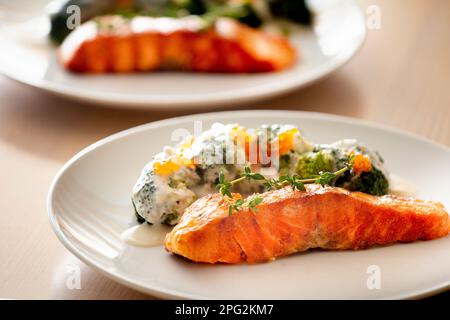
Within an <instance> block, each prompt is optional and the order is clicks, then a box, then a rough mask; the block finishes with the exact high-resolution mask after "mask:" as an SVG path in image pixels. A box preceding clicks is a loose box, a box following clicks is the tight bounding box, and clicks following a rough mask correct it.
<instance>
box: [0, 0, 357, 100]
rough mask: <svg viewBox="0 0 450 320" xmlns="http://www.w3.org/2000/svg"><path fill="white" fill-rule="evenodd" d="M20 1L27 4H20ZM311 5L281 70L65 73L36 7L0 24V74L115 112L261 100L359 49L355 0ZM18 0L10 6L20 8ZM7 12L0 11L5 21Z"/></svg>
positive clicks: (325, 71)
mask: <svg viewBox="0 0 450 320" xmlns="http://www.w3.org/2000/svg"><path fill="white" fill-rule="evenodd" d="M24 2H29V1H22V2H21V3H24ZM319 2H320V4H319V3H316V6H317V8H316V11H317V17H316V23H315V26H314V28H305V29H300V30H298V31H297V32H294V33H293V35H292V37H291V38H292V42H293V44H294V45H295V46H296V47H297V48H298V51H299V55H300V60H299V62H298V63H297V64H296V65H295V66H294V67H293V68H291V69H289V70H286V71H283V72H278V73H267V74H252V75H242V74H241V75H221V74H192V73H181V72H157V73H146V74H130V75H95V76H93V75H73V74H70V73H68V72H66V71H65V70H64V69H63V68H62V67H61V66H60V64H59V63H58V61H57V60H56V55H55V51H56V48H55V47H54V46H52V45H50V44H49V43H48V40H47V38H46V36H45V29H46V19H45V17H44V16H40V15H39V14H42V12H39V11H38V10H37V11H36V16H35V17H34V18H22V20H21V21H22V22H20V23H18V22H16V23H12V22H10V23H6V22H5V23H2V24H0V47H1V48H2V50H1V51H0V73H3V74H4V75H6V76H8V77H10V78H12V79H15V80H18V81H20V82H23V83H25V84H28V85H31V86H34V87H37V88H41V89H44V90H47V91H50V92H53V93H57V94H60V95H64V96H67V97H71V98H75V99H79V100H84V101H89V102H94V103H102V104H107V105H108V106H116V107H121V108H130V107H134V108H155V107H164V108H181V107H187V106H189V107H196V108H199V107H207V106H210V105H230V104H236V103H245V102H249V101H254V100H258V99H263V98H267V97H270V96H274V95H278V94H282V93H284V92H287V91H290V90H293V89H296V88H299V87H302V86H305V85H306V84H308V83H311V82H312V81H315V80H317V79H320V78H322V77H324V76H325V75H327V74H329V73H330V72H332V71H334V70H336V69H337V68H338V67H340V66H341V65H343V64H344V63H345V62H346V61H348V60H349V59H350V58H351V57H352V56H353V55H354V54H355V52H356V51H357V50H358V48H359V47H360V46H361V44H362V42H363V40H364V37H365V24H364V17H363V15H362V12H361V10H360V8H359V7H358V5H357V3H356V1H353V0H333V1H330V0H328V1H319ZM21 3H18V6H23V7H27V8H28V6H26V5H21ZM0 10H1V9H0ZM14 14H15V13H14V12H9V11H5V12H1V11H0V15H1V16H5V17H10V16H14ZM39 35H40V36H39Z"/></svg>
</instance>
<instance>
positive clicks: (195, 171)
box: [132, 123, 389, 225]
mask: <svg viewBox="0 0 450 320" xmlns="http://www.w3.org/2000/svg"><path fill="white" fill-rule="evenodd" d="M254 151H256V156H253V157H252V154H253V153H252V152H254ZM262 151H264V152H262ZM261 154H265V155H267V157H269V160H270V161H263V160H264V159H263V157H262V156H261ZM350 159H352V161H353V163H354V166H353V172H352V173H350V172H347V173H346V174H344V175H342V176H339V177H337V178H336V179H335V180H334V181H333V182H332V185H333V186H338V187H343V188H346V189H348V190H352V191H361V192H365V193H369V194H373V195H383V194H387V193H388V192H389V175H388V173H387V171H386V168H385V167H384V163H383V160H382V158H381V157H380V155H378V153H376V152H374V151H371V150H369V149H367V148H365V147H364V146H362V145H360V144H359V143H358V142H357V141H356V140H340V141H337V142H335V143H332V144H317V145H313V144H311V143H310V142H309V141H308V140H306V139H305V138H304V137H303V135H302V133H301V131H300V130H299V129H297V128H296V127H294V126H292V125H271V126H266V125H263V126H261V127H259V128H255V129H249V128H244V127H242V126H240V125H238V124H227V125H223V124H219V123H216V124H214V125H213V126H212V127H211V129H209V130H207V131H205V132H203V133H202V134H201V135H199V136H198V137H187V138H186V139H184V140H183V141H182V142H181V143H179V144H178V145H177V146H175V147H165V148H164V150H163V151H162V152H161V153H159V154H157V155H156V156H154V158H153V159H152V161H151V162H150V163H149V164H147V165H146V166H145V168H144V169H143V171H142V173H141V175H140V177H139V179H138V181H137V182H136V185H135V186H134V188H133V193H132V201H133V204H134V208H135V210H136V216H137V217H138V221H139V222H144V221H147V222H148V223H150V224H166V225H174V224H177V223H178V221H179V218H180V216H181V215H182V213H183V212H184V210H185V209H186V208H187V207H188V206H189V205H190V204H191V203H192V202H194V201H195V200H196V199H197V198H199V197H202V196H204V195H207V194H210V193H215V192H217V190H216V187H215V186H216V184H217V183H218V179H219V174H220V173H223V174H224V176H225V178H226V179H227V180H233V179H236V178H238V177H239V176H240V175H241V174H242V172H243V171H244V168H245V167H246V166H251V167H252V170H253V171H255V172H258V171H259V172H262V171H264V170H265V169H267V167H275V169H274V170H272V171H274V172H273V174H274V175H275V176H279V175H282V174H298V175H300V176H301V177H302V178H311V177H313V176H315V175H317V174H319V173H320V172H326V171H329V172H332V171H337V170H339V169H341V168H343V167H344V166H345V165H346V163H348V162H349V161H350ZM266 160H267V159H266ZM272 169H273V168H272ZM233 191H234V192H239V193H241V194H243V195H244V196H248V195H250V194H253V193H255V192H264V191H265V190H264V186H263V185H262V184H261V183H259V182H257V181H252V182H247V181H245V182H243V183H240V184H239V185H236V186H235V188H234V189H233Z"/></svg>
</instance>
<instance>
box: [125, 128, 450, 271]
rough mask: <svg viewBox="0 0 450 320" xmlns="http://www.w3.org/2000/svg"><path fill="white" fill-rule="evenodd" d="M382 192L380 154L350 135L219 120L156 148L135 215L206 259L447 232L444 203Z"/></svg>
mask: <svg viewBox="0 0 450 320" xmlns="http://www.w3.org/2000/svg"><path fill="white" fill-rule="evenodd" d="M389 193H390V178H389V174H388V172H387V170H386V168H385V166H384V162H383V159H382V158H381V156H380V155H379V154H378V153H377V152H374V151H372V150H370V149H368V148H366V147H364V146H362V145H361V144H359V143H358V142H357V141H356V140H351V139H347V140H340V141H337V142H334V143H332V144H312V143H311V142H309V141H308V140H307V139H305V138H304V136H303V135H302V133H301V131H300V130H299V129H298V128H296V127H294V126H292V125H270V126H267V125H263V126H261V127H258V128H253V129H250V128H245V127H243V126H240V125H238V124H226V125H224V124H219V123H216V124H214V125H213V126H212V127H211V129H210V130H207V131H205V132H203V133H202V134H200V135H199V136H197V137H194V136H189V137H186V138H185V139H184V140H183V141H182V142H181V143H180V144H179V145H177V146H176V147H174V148H172V147H165V148H164V150H163V152H161V153H159V154H157V155H156V156H155V157H154V159H153V160H152V161H151V162H150V163H149V164H148V165H147V166H146V167H145V168H144V170H143V171H142V173H141V176H140V178H139V179H138V181H137V183H136V185H135V186H134V189H133V194H132V201H133V204H134V208H135V211H136V217H137V219H138V221H139V222H140V223H144V222H147V223H148V224H151V225H161V224H165V225H176V226H175V227H174V228H173V230H172V231H171V232H169V233H168V234H167V235H166V238H165V247H166V249H167V250H168V251H171V252H173V253H176V254H179V255H182V256H184V257H186V258H188V259H190V260H193V261H197V262H207V263H217V262H224V263H238V262H250V263H252V262H261V261H267V260H272V259H275V258H276V257H279V256H283V255H288V254H291V253H293V252H298V251H304V250H307V249H309V248H323V249H361V248H366V247H368V246H372V245H384V244H388V243H392V242H396V241H400V242H410V241H415V240H431V239H435V238H439V237H443V236H446V235H447V234H448V233H449V232H450V219H449V216H448V213H447V212H446V211H445V208H444V207H443V205H442V204H440V203H437V202H433V201H423V200H416V199H413V198H411V197H406V198H405V197H398V196H396V195H390V194H389Z"/></svg>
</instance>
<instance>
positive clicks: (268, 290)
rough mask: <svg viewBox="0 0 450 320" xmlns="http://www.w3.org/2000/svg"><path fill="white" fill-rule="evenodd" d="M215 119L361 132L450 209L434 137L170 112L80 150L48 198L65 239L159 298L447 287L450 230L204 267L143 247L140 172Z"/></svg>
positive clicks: (244, 115)
mask: <svg viewBox="0 0 450 320" xmlns="http://www.w3.org/2000/svg"><path fill="white" fill-rule="evenodd" d="M195 120H201V121H203V122H202V123H203V128H204V129H206V128H208V127H209V126H210V125H211V124H212V123H213V122H217V121H219V122H224V123H233V122H236V121H239V123H240V124H242V125H245V126H249V127H255V126H258V125H261V124H264V123H268V122H270V123H285V124H293V125H296V126H298V127H299V128H301V129H302V130H303V132H304V133H305V135H306V136H307V137H309V138H310V140H312V141H314V142H318V143H326V142H333V141H335V140H338V139H342V138H349V137H352V138H357V139H359V140H360V141H361V142H363V143H365V144H367V145H368V146H370V147H371V148H374V149H375V150H379V151H380V153H381V154H382V155H383V157H384V159H385V161H386V164H387V167H388V168H389V169H390V171H391V172H394V173H396V174H399V175H401V176H403V177H407V178H408V179H409V180H410V181H411V182H413V183H415V184H416V185H417V186H419V196H420V197H421V198H427V199H428V198H429V199H436V200H439V201H442V202H443V203H444V205H446V207H447V208H450V189H449V182H448V181H450V150H449V149H448V148H446V147H443V146H440V145H438V144H435V143H433V142H430V141H427V140H424V139H422V138H419V137H416V136H413V135H411V134H407V133H403V132H400V131H397V130H395V129H389V128H386V127H383V126H380V125H376V124H372V123H367V122H362V121H359V120H354V119H350V118H343V117H337V116H331V115H324V114H318V113H307V112H292V111H259V110H258V111H235V112H220V113H210V114H200V115H193V116H188V117H180V118H174V119H169V120H164V121H159V122H154V123H150V124H147V125H143V126H139V127H136V128H132V129H129V130H126V131H123V132H120V133H118V134H115V135H113V136H110V137H108V138H106V139H103V140H101V141H99V142H97V143H95V144H93V145H91V146H90V147H88V148H86V149H85V150H83V151H81V152H80V153H79V154H77V155H76V156H75V157H74V158H73V159H72V160H70V161H69V162H68V163H67V164H66V165H65V166H64V167H63V168H62V169H61V171H60V172H59V174H58V175H57V177H56V178H55V180H54V182H53V184H52V186H51V188H50V191H49V197H48V210H49V215H50V220H51V223H52V226H53V228H54V231H55V232H56V234H57V236H58V238H59V239H60V240H61V242H62V243H63V244H64V245H65V246H66V247H67V248H68V249H69V250H70V251H72V252H73V253H74V254H75V255H76V256H78V257H79V258H80V259H82V260H83V261H84V262H86V263H87V264H89V265H91V266H93V267H94V268H96V269H98V270H100V271H101V272H103V273H104V274H106V275H107V276H109V277H111V278H113V279H115V280H117V281H119V282H121V283H123V284H125V285H128V286H130V287H133V288H136V289H138V290H141V291H143V292H147V293H150V294H153V295H157V296H160V297H170V298H173V297H177V298H233V299H240V298H245V299H249V298H255V299H283V298H284V299H310V298H323V299H328V298H339V299H340V298H358V299H366V298H407V297H418V296H423V295H426V294H431V293H432V292H436V291H439V290H444V289H445V288H448V286H449V285H450V255H449V254H448V253H449V252H450V237H446V238H442V239H438V240H433V241H426V242H415V243H410V244H395V245H392V246H387V247H377V248H372V249H368V250H362V251H340V252H336V251H313V252H305V253H301V254H294V255H291V256H289V257H285V258H281V259H278V260H276V261H274V262H269V263H262V264H257V265H245V264H243V265H215V266H211V265H204V264H195V263H191V262H188V261H185V260H183V259H181V258H177V257H175V256H174V255H172V254H169V253H167V252H165V250H164V249H163V247H155V248H137V247H131V246H128V245H126V244H124V243H123V242H122V241H121V240H120V237H119V236H120V234H121V232H122V231H123V230H125V229H126V228H127V227H128V226H130V225H131V224H132V223H135V222H134V218H133V209H132V205H131V201H130V192H131V188H132V186H133V184H134V183H135V181H136V179H137V177H138V175H139V173H140V171H141V169H142V168H143V166H144V165H145V164H146V163H147V162H148V161H149V160H150V158H151V157H152V155H154V154H155V153H157V152H158V151H160V150H161V148H162V147H163V146H164V145H168V144H169V145H173V144H174V142H172V141H171V139H170V137H171V133H172V132H173V131H174V130H175V129H179V128H185V129H188V130H190V132H193V123H194V121H195ZM371 265H375V266H378V267H379V268H380V271H381V289H380V290H369V289H368V288H367V285H366V281H367V279H368V277H369V275H368V274H367V273H366V272H367V268H368V267H369V266H371Z"/></svg>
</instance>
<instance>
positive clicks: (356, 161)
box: [352, 154, 372, 174]
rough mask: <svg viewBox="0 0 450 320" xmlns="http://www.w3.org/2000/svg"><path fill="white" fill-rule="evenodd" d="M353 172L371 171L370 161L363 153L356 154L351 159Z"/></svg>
mask: <svg viewBox="0 0 450 320" xmlns="http://www.w3.org/2000/svg"><path fill="white" fill-rule="evenodd" d="M352 167H353V172H354V174H360V173H361V172H369V171H372V162H371V161H370V159H369V157H368V156H366V155H363V154H357V155H355V156H354V158H353V160H352Z"/></svg>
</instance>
